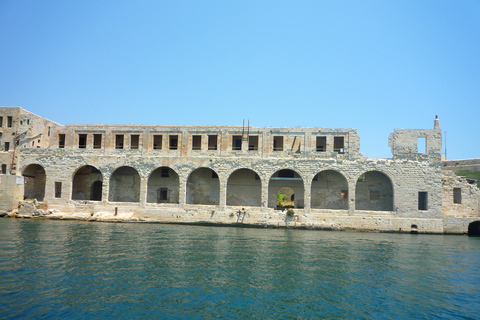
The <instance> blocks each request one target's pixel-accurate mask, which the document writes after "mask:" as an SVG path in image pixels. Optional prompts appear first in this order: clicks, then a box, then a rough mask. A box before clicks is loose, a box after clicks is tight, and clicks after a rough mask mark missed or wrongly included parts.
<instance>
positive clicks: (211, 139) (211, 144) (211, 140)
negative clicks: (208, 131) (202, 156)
mask: <svg viewBox="0 0 480 320" xmlns="http://www.w3.org/2000/svg"><path fill="white" fill-rule="evenodd" d="M217 144H218V136H217V135H216V134H215V135H209V136H208V150H217Z"/></svg>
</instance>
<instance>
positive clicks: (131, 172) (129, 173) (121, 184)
mask: <svg viewBox="0 0 480 320" xmlns="http://www.w3.org/2000/svg"><path fill="white" fill-rule="evenodd" d="M108 201H114V202H139V201H140V175H139V174H138V172H137V170H135V169H134V168H132V167H120V168H118V169H116V170H115V171H114V172H113V173H112V176H111V178H110V188H109V194H108Z"/></svg>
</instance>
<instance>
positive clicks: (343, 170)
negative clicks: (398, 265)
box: [0, 107, 480, 233]
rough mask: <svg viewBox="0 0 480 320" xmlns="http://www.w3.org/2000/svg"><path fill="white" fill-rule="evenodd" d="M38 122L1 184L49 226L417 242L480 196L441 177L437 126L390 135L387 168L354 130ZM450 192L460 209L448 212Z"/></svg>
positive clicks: (469, 210) (461, 223)
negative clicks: (340, 233) (167, 227)
mask: <svg viewBox="0 0 480 320" xmlns="http://www.w3.org/2000/svg"><path fill="white" fill-rule="evenodd" d="M13 109H15V110H17V108H6V107H5V108H1V109H0V111H1V112H3V113H2V114H3V117H4V118H5V117H7V116H8V114H12V117H16V116H15V115H13V114H14V113H13V111H14V110H13ZM18 109H20V110H18V111H16V112H20V113H21V112H24V113H25V112H26V111H23V109H21V108H18ZM0 116H1V115H0ZM20 118H21V117H20ZM42 119H43V118H42ZM15 121H16V122H15ZM15 121H14V122H13V123H12V125H13V124H14V123H19V122H18V120H15ZM43 121H44V123H45V124H44V128H43V131H42V137H43V138H42V140H41V141H39V142H38V143H42V144H41V145H38V144H37V146H39V147H36V146H33V145H32V146H30V145H29V144H28V143H26V142H23V140H22V141H20V142H19V145H22V144H23V145H25V147H24V148H18V149H17V150H18V151H17V152H16V154H15V155H13V154H11V153H12V152H11V151H7V152H3V153H5V154H6V155H5V154H3V153H2V156H6V157H7V158H8V157H10V159H14V160H15V161H14V162H15V165H14V166H12V168H11V169H12V170H10V172H6V174H7V175H17V176H18V177H19V178H21V177H22V176H23V177H24V178H25V183H24V190H23V191H24V197H25V198H35V199H37V200H39V201H44V202H47V203H48V208H50V209H51V210H54V211H56V212H58V213H57V214H56V215H55V214H54V215H52V216H56V217H62V218H75V217H77V218H79V217H80V218H84V219H96V220H122V219H126V220H139V221H159V222H174V223H195V222H197V223H220V224H236V223H240V222H242V223H244V224H250V225H257V226H272V227H279V226H282V227H283V226H287V227H288V226H293V227H305V228H319V229H352V230H370V231H395V232H410V231H414V232H424V233H443V232H445V231H446V230H448V231H449V232H453V233H465V232H466V230H467V228H468V224H469V223H470V222H472V221H474V220H480V218H479V207H478V203H479V200H478V199H479V198H480V196H479V192H478V189H475V188H470V185H469V184H468V183H467V182H465V181H463V180H462V179H461V178H458V177H456V178H455V179H453V178H451V175H449V174H445V173H444V172H442V159H441V142H442V137H441V130H440V125H439V120H438V119H436V120H435V122H434V128H433V129H421V130H413V129H398V130H395V131H394V132H393V133H392V134H391V135H390V137H389V145H390V147H391V148H392V154H393V157H392V158H391V159H369V158H366V157H364V156H363V155H362V154H361V153H360V139H359V137H358V135H357V133H356V130H355V129H325V128H252V127H249V126H247V127H243V126H160V125H159V126H151V125H150V126H146V125H102V124H100V125H67V126H62V125H58V124H56V123H54V122H51V121H48V120H46V119H44V120H43ZM35 122H40V121H36V120H35ZM4 129H6V128H4V127H2V133H3V135H4V136H5V134H8V133H7V130H4ZM9 130H11V131H12V132H19V131H20V129H19V128H17V129H15V128H12V129H9ZM31 131H32V134H34V133H33V131H34V130H33V129H32V130H31ZM35 134H36V133H35ZM24 139H25V141H31V140H32V139H31V137H30V136H29V135H27V136H25V138H24ZM28 139H30V140H28ZM1 159H2V160H3V159H4V158H1ZM16 168H18V170H15V169H16ZM7 171H8V170H7ZM447 177H450V178H447ZM465 183H467V184H465ZM458 186H460V187H458ZM454 188H456V189H458V188H462V190H463V191H461V194H462V197H463V198H462V200H463V202H462V203H455V206H453V207H452V205H453V204H450V203H449V201H453V200H452V199H451V197H453V196H450V195H449V194H451V193H452V192H453V191H452V190H453V189H454ZM279 191H280V193H285V194H286V195H287V197H288V198H289V199H288V201H289V207H293V210H294V212H295V214H294V216H293V217H289V216H286V214H285V209H286V207H284V206H282V205H281V204H279V202H278V196H277V194H278V193H279ZM455 192H456V193H458V190H456V191H455ZM449 197H450V198H449ZM456 201H458V199H456ZM475 201H476V202H475ZM475 204H476V207H475ZM446 217H447V218H448V219H450V220H451V219H452V218H454V219H455V221H454V223H453V224H454V225H455V226H454V227H453V228H450V226H448V225H446V221H450V220H445V218H446ZM449 228H450V229H449Z"/></svg>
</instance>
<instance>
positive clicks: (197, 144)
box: [192, 135, 202, 150]
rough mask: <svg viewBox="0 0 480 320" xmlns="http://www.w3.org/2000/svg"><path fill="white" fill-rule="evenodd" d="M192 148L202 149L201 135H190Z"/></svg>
mask: <svg viewBox="0 0 480 320" xmlns="http://www.w3.org/2000/svg"><path fill="white" fill-rule="evenodd" d="M192 150H202V136H200V135H194V136H192Z"/></svg>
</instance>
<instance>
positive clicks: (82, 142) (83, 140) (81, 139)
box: [78, 134, 87, 149]
mask: <svg viewBox="0 0 480 320" xmlns="http://www.w3.org/2000/svg"><path fill="white" fill-rule="evenodd" d="M78 147H79V148H81V149H85V148H86V147H87V135H86V134H79V135H78Z"/></svg>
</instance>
